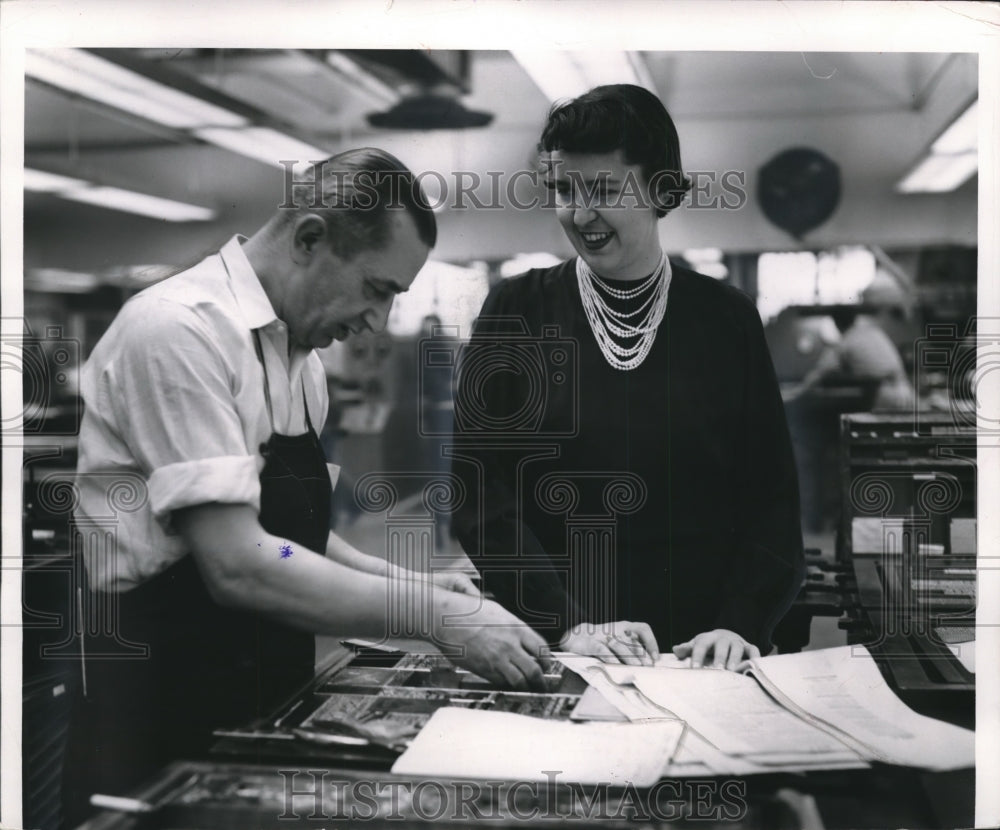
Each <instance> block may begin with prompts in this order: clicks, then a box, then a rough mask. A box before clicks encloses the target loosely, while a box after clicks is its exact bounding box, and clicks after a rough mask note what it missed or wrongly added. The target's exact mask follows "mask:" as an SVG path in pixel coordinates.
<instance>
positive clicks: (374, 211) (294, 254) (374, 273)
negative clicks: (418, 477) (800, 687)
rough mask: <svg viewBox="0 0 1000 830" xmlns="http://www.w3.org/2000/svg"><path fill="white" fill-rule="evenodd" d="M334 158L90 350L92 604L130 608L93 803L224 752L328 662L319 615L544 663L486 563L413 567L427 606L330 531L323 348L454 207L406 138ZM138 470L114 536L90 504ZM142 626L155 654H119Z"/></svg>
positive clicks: (104, 650) (382, 301)
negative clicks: (410, 156)
mask: <svg viewBox="0 0 1000 830" xmlns="http://www.w3.org/2000/svg"><path fill="white" fill-rule="evenodd" d="M313 172H314V174H315V178H316V181H315V182H314V183H308V184H300V185H298V186H296V188H295V189H294V190H293V193H292V199H291V202H292V203H291V204H288V205H283V206H282V207H281V208H279V209H278V210H277V212H276V213H275V214H274V215H273V216H272V217H271V219H270V220H269V221H268V222H267V223H266V224H265V225H264V226H263V227H262V228H261V229H260V230H259V231H258V232H257V233H256V234H254V235H253V236H252V237H250V238H249V239H242V238H240V237H236V238H234V239H232V240H231V241H230V242H228V243H227V244H226V245H225V246H224V247H223V248H222V250H221V251H220V252H219V254H217V255H214V256H210V257H208V258H207V259H205V260H204V261H203V262H201V263H200V264H198V265H196V266H195V267H193V268H191V269H190V270H188V271H185V272H183V273H181V274H178V275H176V276H174V277H171V278H169V279H167V280H165V281H163V282H161V283H159V284H157V285H155V286H152V287H150V288H149V289H147V290H145V291H143V292H141V293H140V294H138V295H137V296H136V297H134V298H132V299H131V300H130V301H129V302H128V303H127V304H126V305H125V307H124V308H123V309H122V311H121V313H120V314H119V316H118V318H117V319H116V320H115V322H114V323H113V324H112V326H111V327H110V329H109V330H108V332H107V334H106V335H105V336H104V337H103V338H102V340H101V342H100V343H98V345H97V346H96V348H95V349H94V352H93V354H92V355H91V357H90V359H89V361H88V364H87V366H86V367H85V370H84V377H83V387H82V392H83V397H84V400H85V403H86V415H85V417H84V421H83V424H82V427H81V431H80V444H79V446H80V456H79V466H78V485H79V490H80V502H79V506H78V508H77V511H76V512H77V521H78V525H79V526H80V528H81V531H82V534H81V537H82V538H83V540H84V545H83V556H84V561H85V563H86V569H87V575H88V577H89V582H90V586H89V587H90V590H91V592H92V593H90V594H89V596H90V598H91V609H90V613H91V614H92V615H94V614H95V609H96V614H100V613H107V609H108V608H111V609H115V610H113V612H112V613H114V614H116V617H115V619H114V626H113V628H114V630H113V631H112V632H108V633H107V634H106V635H105V636H102V637H99V636H93V635H91V636H89V637H87V639H86V642H85V644H84V646H85V651H86V653H87V654H88V655H89V656H90V657H89V659H87V660H86V661H85V666H84V672H85V677H86V686H87V688H86V692H85V694H84V695H83V696H81V698H80V699H79V700H78V701H77V702H76V706H75V709H74V713H73V721H72V727H71V736H70V742H69V748H68V750H67V763H66V782H65V801H66V808H67V809H66V816H65V818H66V820H67V823H68V824H69V825H70V826H73V825H75V824H76V823H77V822H78V821H79V820H81V819H82V818H83V817H84V816H85V815H86V812H87V799H88V798H89V796H90V794H91V793H93V792H102V793H111V794H119V793H121V792H123V791H125V790H127V789H128V788H130V787H132V786H134V785H135V784H137V783H138V782H140V781H141V780H142V779H143V778H145V777H147V776H148V775H149V774H150V773H152V772H154V771H155V770H156V769H158V768H159V767H161V766H162V765H163V764H165V763H167V762H168V761H170V760H172V759H175V758H180V757H192V756H197V755H198V754H202V753H204V752H205V751H206V750H207V749H208V747H209V745H210V742H211V732H212V730H213V729H215V728H219V727H225V726H235V725H237V724H239V723H241V722H246V721H248V720H249V719H252V718H254V717H258V716H260V715H263V714H265V713H266V712H267V711H268V710H269V709H270V708H271V707H273V706H274V705H275V704H277V703H278V702H280V701H281V700H282V699H283V698H284V697H286V696H287V695H289V694H290V693H292V692H293V691H294V690H295V689H296V688H297V687H298V686H300V685H301V684H303V683H305V682H307V681H308V680H309V678H310V677H311V676H312V673H313V660H314V639H313V638H314V634H317V633H321V634H331V635H352V636H360V637H369V638H380V637H383V636H385V635H386V633H387V632H388V631H392V630H400V629H403V628H405V627H406V626H407V625H412V619H409V620H405V619H403V617H404V615H405V614H406V613H411V614H418V615H420V616H419V617H417V619H419V620H427V621H428V625H427V626H426V628H427V630H426V631H423V632H422V636H423V637H424V638H425V639H427V640H428V641H431V642H433V643H435V644H437V645H445V646H451V647H455V648H456V649H457V650H458V652H459V653H458V655H457V656H456V657H454V658H453V659H455V660H456V661H457V662H459V663H460V664H462V665H464V666H466V667H468V668H469V669H471V670H472V671H474V672H476V673H478V674H481V675H483V676H485V677H487V678H489V679H491V680H493V681H496V682H498V683H503V684H505V685H509V686H513V687H515V688H521V689H524V688H536V689H537V688H541V686H542V670H541V667H540V666H539V664H538V661H537V659H536V658H538V657H539V656H540V654H541V649H542V648H543V646H544V643H543V641H542V640H541V638H540V637H538V635H536V634H534V633H533V632H532V631H531V630H530V629H529V628H527V627H526V626H524V625H523V624H522V623H521V622H520V621H519V620H518V619H517V618H516V617H514V616H512V615H511V614H509V613H508V612H506V611H504V610H503V609H502V608H501V607H500V606H498V605H496V604H495V603H492V602H488V601H485V600H484V599H483V598H482V597H481V596H479V594H478V592H477V591H476V590H475V588H474V587H473V586H472V584H471V582H468V580H467V579H465V578H464V577H461V576H455V575H451V576H448V575H436V576H434V577H432V578H429V577H424V576H423V575H418V574H411V573H409V572H407V573H404V574H400V573H395V574H393V575H392V577H393V578H394V579H399V578H401V577H406V578H410V579H413V580H423V579H428V581H426V582H420V583H419V585H420V586H421V588H422V589H421V590H416V591H410V592H409V594H408V596H409V598H410V599H411V601H412V602H414V603H415V604H416V606H417V607H413V606H412V605H408V606H407V607H406V608H404V607H402V605H403V604H402V603H390V602H389V600H388V597H389V596H390V589H389V587H388V583H389V579H388V578H387V565H386V563H385V562H384V561H382V560H379V559H375V558H373V557H370V556H366V555H365V554H363V553H361V552H360V551H357V550H355V549H354V548H352V547H351V546H350V545H348V544H347V543H346V542H344V541H343V540H342V539H340V538H338V537H337V536H336V535H334V534H332V533H330V531H329V505H330V493H331V482H330V477H329V473H328V469H327V465H326V462H325V459H324V457H323V454H322V450H321V448H320V445H319V442H318V439H317V437H316V431H315V429H314V427H315V426H316V425H321V424H322V423H323V420H324V418H325V415H326V407H327V399H326V391H325V380H324V376H323V370H322V366H321V364H320V361H319V358H318V356H317V355H316V354H315V353H314V352H313V349H315V348H321V347H324V346H328V345H329V344H330V343H331V341H332V340H334V339H338V340H342V339H344V338H346V337H347V336H348V335H350V334H351V333H357V332H360V331H363V330H365V329H370V330H373V331H378V330H381V329H382V328H384V326H385V324H386V319H387V316H388V313H389V309H390V307H391V305H392V301H393V298H394V297H395V295H396V294H398V293H400V292H403V291H406V290H407V289H408V288H409V287H410V285H411V283H412V282H413V280H414V278H415V277H416V274H417V272H418V271H419V270H420V269H421V268H422V267H423V265H424V262H425V261H426V259H427V255H428V252H429V251H430V248H431V247H432V246H433V244H434V242H435V238H436V225H435V220H434V215H433V213H431V211H430V209H429V208H428V206H427V203H426V201H425V199H424V197H423V194H422V193H421V192H420V189H419V186H418V185H417V184H416V183H415V181H414V178H413V176H412V174H411V173H410V172H409V171H408V170H407V169H406V168H405V167H404V166H403V165H402V164H401V163H400V162H399V161H398V160H397V159H395V158H394V157H392V156H391V155H389V154H387V153H385V152H382V151H380V150H375V149H363V150H354V151H350V152H347V153H343V154H341V155H338V156H335V157H333V158H332V159H329V160H327V161H326V162H325V163H323V164H322V165H320V166H319V167H318V168H314V171H313ZM136 480H139V481H141V483H142V485H143V486H142V487H139V488H138V490H136V491H135V495H136V498H135V499H134V500H133V501H132V502H129V503H128V504H125V505H122V504H119V507H120V509H119V510H118V511H117V514H116V524H115V528H114V529H115V532H116V540H115V542H114V544H112V545H107V544H104V545H102V544H101V543H100V540H101V536H100V535H99V534H97V533H89V532H87V530H86V529H85V528H86V527H87V525H88V524H89V525H94V524H95V523H97V524H100V518H101V517H102V516H106V515H107V514H108V508H109V505H113V504H115V503H116V502H120V499H119V495H120V492H119V490H116V488H120V487H121V486H122V483H123V482H125V483H126V484H127V483H128V482H129V481H133V482H134V481H136ZM431 580H432V581H431ZM393 595H396V594H393ZM414 598H415V599H414ZM112 599H113V602H110V601H109V600H112ZM102 609H103V611H102ZM136 644H138V646H148V655H147V657H146V658H145V659H113V658H114V657H118V658H121V657H122V656H123V655H125V654H126V653H132V654H134V652H135V649H136V647H137V645H136ZM99 657H104V658H106V659H97V658H99Z"/></svg>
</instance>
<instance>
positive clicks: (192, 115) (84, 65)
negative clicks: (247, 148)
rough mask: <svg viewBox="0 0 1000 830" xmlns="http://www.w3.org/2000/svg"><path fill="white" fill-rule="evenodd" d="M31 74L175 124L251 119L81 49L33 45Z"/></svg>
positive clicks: (230, 124) (228, 123) (233, 124)
mask: <svg viewBox="0 0 1000 830" xmlns="http://www.w3.org/2000/svg"><path fill="white" fill-rule="evenodd" d="M24 71H25V74H27V75H29V76H31V77H33V78H36V79H37V80H39V81H44V82H45V83H47V84H51V85H52V86H57V87H59V88H60V89H65V90H67V91H68V92H74V93H76V94H77V95H82V96H83V97H85V98H90V99H92V100H94V101H100V102H101V103H103V104H107V105H108V106H111V107H114V108H115V109H120V110H123V111H124V112H129V113H133V114H134V115H138V116H140V117H141V118H146V119H148V120H150V121H155V122H156V123H158V124H164V125H166V126H167V127H172V128H174V129H193V128H195V127H208V126H219V127H239V126H241V125H243V124H246V123H247V119H246V118H244V117H243V116H241V115H237V114H236V113H234V112H230V111H229V110H227V109H224V108H222V107H217V106H215V105H214V104H210V103H208V102H207V101H204V100H202V99H201V98H197V97H195V96H193V95H188V94H187V93H184V92H179V91H177V90H176V89H171V88H170V87H168V86H164V85H163V84H160V83H157V82H156V81H152V80H150V79H149V78H146V77H143V76H142V75H140V74H138V73H137V72H132V71H130V70H128V69H124V68H123V67H121V66H117V65H116V64H113V63H111V62H110V61H106V60H104V59H103V58H99V57H97V55H92V54H90V53H89V52H85V51H83V50H81V49H45V50H37V49H29V50H28V52H27V54H26V55H25V65H24Z"/></svg>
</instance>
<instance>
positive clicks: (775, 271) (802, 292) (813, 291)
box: [757, 246, 875, 323]
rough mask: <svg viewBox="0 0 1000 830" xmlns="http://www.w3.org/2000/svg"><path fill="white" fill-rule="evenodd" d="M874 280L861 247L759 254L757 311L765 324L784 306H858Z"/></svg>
mask: <svg viewBox="0 0 1000 830" xmlns="http://www.w3.org/2000/svg"><path fill="white" fill-rule="evenodd" d="M874 279H875V256H874V255H873V254H872V252H871V251H869V250H868V249H867V248H864V247H862V246H845V247H842V248H837V249H836V250H833V251H821V252H820V253H819V254H818V255H817V254H814V253H812V252H811V251H798V252H791V253H766V254H761V255H760V259H759V260H758V262H757V309H758V310H759V311H760V316H761V317H762V318H763V320H764V322H765V323H767V322H768V321H769V320H772V319H774V318H775V317H777V316H778V314H779V313H780V312H781V311H782V309H785V308H787V307H788V306H809V305H840V304H844V305H849V304H854V303H860V302H861V298H862V292H863V291H864V290H865V289H866V288H867V287H868V286H869V285H870V284H871V283H872V280H874Z"/></svg>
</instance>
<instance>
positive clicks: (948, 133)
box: [931, 99, 979, 154]
mask: <svg viewBox="0 0 1000 830" xmlns="http://www.w3.org/2000/svg"><path fill="white" fill-rule="evenodd" d="M978 130H979V101H978V99H977V100H976V101H973V102H972V104H971V105H970V106H969V108H968V109H967V110H966V111H965V112H963V113H962V114H961V115H960V116H958V118H956V119H955V120H954V121H953V122H952V124H951V126H950V127H948V129H947V130H945V131H944V132H943V133H941V135H940V137H939V138H938V140H937V141H935V142H934V143H933V144H932V145H931V152H932V153H938V154H940V153H951V154H954V153H965V152H968V151H972V152H975V151H976V149H977V147H978V145H979V141H978V138H979V136H978V135H977V133H978Z"/></svg>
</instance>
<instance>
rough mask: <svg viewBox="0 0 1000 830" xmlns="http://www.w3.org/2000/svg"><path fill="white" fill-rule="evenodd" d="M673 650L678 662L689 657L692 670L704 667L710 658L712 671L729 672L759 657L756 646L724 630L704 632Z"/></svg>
mask: <svg viewBox="0 0 1000 830" xmlns="http://www.w3.org/2000/svg"><path fill="white" fill-rule="evenodd" d="M673 650H674V656H676V657H677V658H678V659H679V660H684V659H685V658H687V657H690V658H691V668H693V669H699V668H701V667H702V666H704V665H705V661H706V660H707V659H708V657H709V656H711V657H712V663H711V667H712V668H713V669H729V671H736V670H737V669H738V668H739V666H740V664H741V663H742V662H743V661H745V660H752V659H753V658H755V657H760V649H759V648H757V646H755V645H753V644H752V643H748V642H747V641H746V640H744V639H743V638H742V637H741V636H740V635H739V634H737V633H736V632H735V631H728V630H726V629H725V628H716V629H715V630H714V631H705V632H704V633H702V634H699V635H698V636H697V637H694V638H692V639H690V640H688V641H687V642H686V643H678V644H677V645H675V646H674V649H673Z"/></svg>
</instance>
